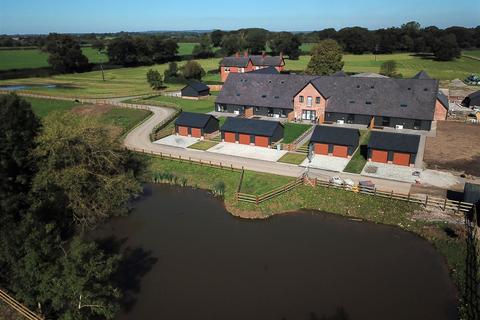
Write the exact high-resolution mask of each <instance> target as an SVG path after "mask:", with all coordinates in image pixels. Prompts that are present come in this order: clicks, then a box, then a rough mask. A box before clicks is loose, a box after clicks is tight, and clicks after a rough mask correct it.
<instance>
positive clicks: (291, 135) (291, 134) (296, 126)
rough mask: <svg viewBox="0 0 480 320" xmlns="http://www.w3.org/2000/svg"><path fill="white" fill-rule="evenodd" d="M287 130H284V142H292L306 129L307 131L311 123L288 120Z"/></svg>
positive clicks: (285, 125)
mask: <svg viewBox="0 0 480 320" xmlns="http://www.w3.org/2000/svg"><path fill="white" fill-rule="evenodd" d="M284 127H285V130H284V131H283V141H282V142H283V143H292V142H294V141H295V139H297V138H298V137H300V136H301V135H302V133H304V132H305V131H307V130H308V129H309V128H310V127H311V125H308V124H300V123H292V122H287V123H285V124H284Z"/></svg>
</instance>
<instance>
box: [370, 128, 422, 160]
mask: <svg viewBox="0 0 480 320" xmlns="http://www.w3.org/2000/svg"><path fill="white" fill-rule="evenodd" d="M419 143H420V136H419V135H414V134H402V133H394V132H382V131H372V135H371V136H370V140H369V142H368V161H373V162H380V163H393V164H397V165H401V166H413V165H414V164H415V159H416V156H417V152H418V145H419Z"/></svg>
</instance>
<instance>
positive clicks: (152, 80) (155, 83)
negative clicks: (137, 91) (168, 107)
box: [147, 69, 163, 90]
mask: <svg viewBox="0 0 480 320" xmlns="http://www.w3.org/2000/svg"><path fill="white" fill-rule="evenodd" d="M147 82H148V84H149V85H150V87H151V88H152V89H153V90H158V89H161V88H162V87H163V79H162V75H161V74H160V72H158V70H153V69H150V70H148V72H147Z"/></svg>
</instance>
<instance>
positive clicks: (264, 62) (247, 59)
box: [220, 52, 285, 82]
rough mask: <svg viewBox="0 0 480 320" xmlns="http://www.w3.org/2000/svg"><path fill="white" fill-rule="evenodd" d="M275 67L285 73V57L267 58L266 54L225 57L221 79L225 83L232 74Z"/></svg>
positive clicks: (221, 62) (221, 69) (221, 67)
mask: <svg viewBox="0 0 480 320" xmlns="http://www.w3.org/2000/svg"><path fill="white" fill-rule="evenodd" d="M268 67H273V68H275V69H276V70H277V71H278V72H281V71H283V69H284V68H285V60H284V59H283V55H282V54H280V55H279V56H273V57H272V56H267V55H266V54H265V53H263V54H262V55H249V54H248V53H247V52H245V53H244V54H243V56H241V55H240V54H239V53H237V54H236V55H234V56H231V57H225V58H223V59H222V61H220V79H221V80H222V81H223V82H225V81H226V80H227V78H228V76H229V75H230V74H233V73H246V72H250V71H254V70H259V69H263V68H268Z"/></svg>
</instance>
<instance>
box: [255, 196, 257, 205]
mask: <svg viewBox="0 0 480 320" xmlns="http://www.w3.org/2000/svg"><path fill="white" fill-rule="evenodd" d="M255 204H256V205H257V206H258V196H255Z"/></svg>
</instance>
